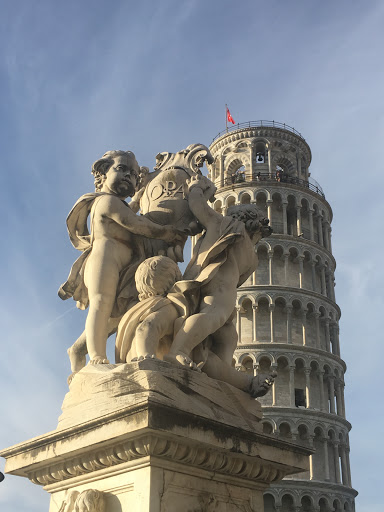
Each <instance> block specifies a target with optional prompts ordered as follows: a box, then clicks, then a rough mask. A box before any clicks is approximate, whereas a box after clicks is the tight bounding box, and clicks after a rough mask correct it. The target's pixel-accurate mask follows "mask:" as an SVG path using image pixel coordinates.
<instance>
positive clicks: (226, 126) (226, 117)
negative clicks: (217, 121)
mask: <svg viewBox="0 0 384 512" xmlns="http://www.w3.org/2000/svg"><path fill="white" fill-rule="evenodd" d="M225 131H226V132H227V133H228V105H227V104H225Z"/></svg>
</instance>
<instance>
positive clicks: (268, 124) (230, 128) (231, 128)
mask: <svg viewBox="0 0 384 512" xmlns="http://www.w3.org/2000/svg"><path fill="white" fill-rule="evenodd" d="M264 126H266V127H272V128H282V129H283V130H288V131H289V132H292V133H294V134H295V135H298V136H299V137H301V138H302V139H303V140H305V139H304V137H303V136H302V135H301V133H300V132H298V131H297V130H295V129H294V128H293V127H292V126H289V125H288V124H285V123H279V122H278V121H266V120H263V119H262V120H260V121H248V122H247V123H237V124H234V125H231V126H228V128H227V129H225V130H223V131H222V132H220V133H218V134H217V135H216V137H214V138H213V140H212V142H211V144H212V143H213V142H214V141H215V140H216V139H218V138H219V137H221V136H222V135H225V134H226V133H230V132H233V131H236V130H242V129H245V128H263V127H264Z"/></svg>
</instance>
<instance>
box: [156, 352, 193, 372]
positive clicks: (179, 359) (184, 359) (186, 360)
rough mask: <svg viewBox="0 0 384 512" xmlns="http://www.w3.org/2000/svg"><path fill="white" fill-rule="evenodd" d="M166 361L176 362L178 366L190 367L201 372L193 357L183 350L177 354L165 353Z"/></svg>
mask: <svg viewBox="0 0 384 512" xmlns="http://www.w3.org/2000/svg"><path fill="white" fill-rule="evenodd" d="M164 361H167V362H168V363H172V364H176V365H177V366H182V367H183V368H189V369H190V370H195V371H197V372H201V370H200V368H199V367H198V366H197V365H196V363H194V362H193V361H192V359H191V358H190V357H189V356H187V354H184V353H183V352H178V353H177V354H165V355H164Z"/></svg>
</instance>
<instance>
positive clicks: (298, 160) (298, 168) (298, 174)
mask: <svg viewBox="0 0 384 512" xmlns="http://www.w3.org/2000/svg"><path fill="white" fill-rule="evenodd" d="M297 177H298V178H301V153H300V152H299V154H298V155H297Z"/></svg>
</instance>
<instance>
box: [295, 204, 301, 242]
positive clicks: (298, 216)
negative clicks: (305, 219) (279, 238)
mask: <svg viewBox="0 0 384 512" xmlns="http://www.w3.org/2000/svg"><path fill="white" fill-rule="evenodd" d="M296 230H297V236H300V235H301V234H302V230H301V206H300V205H297V206H296Z"/></svg>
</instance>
